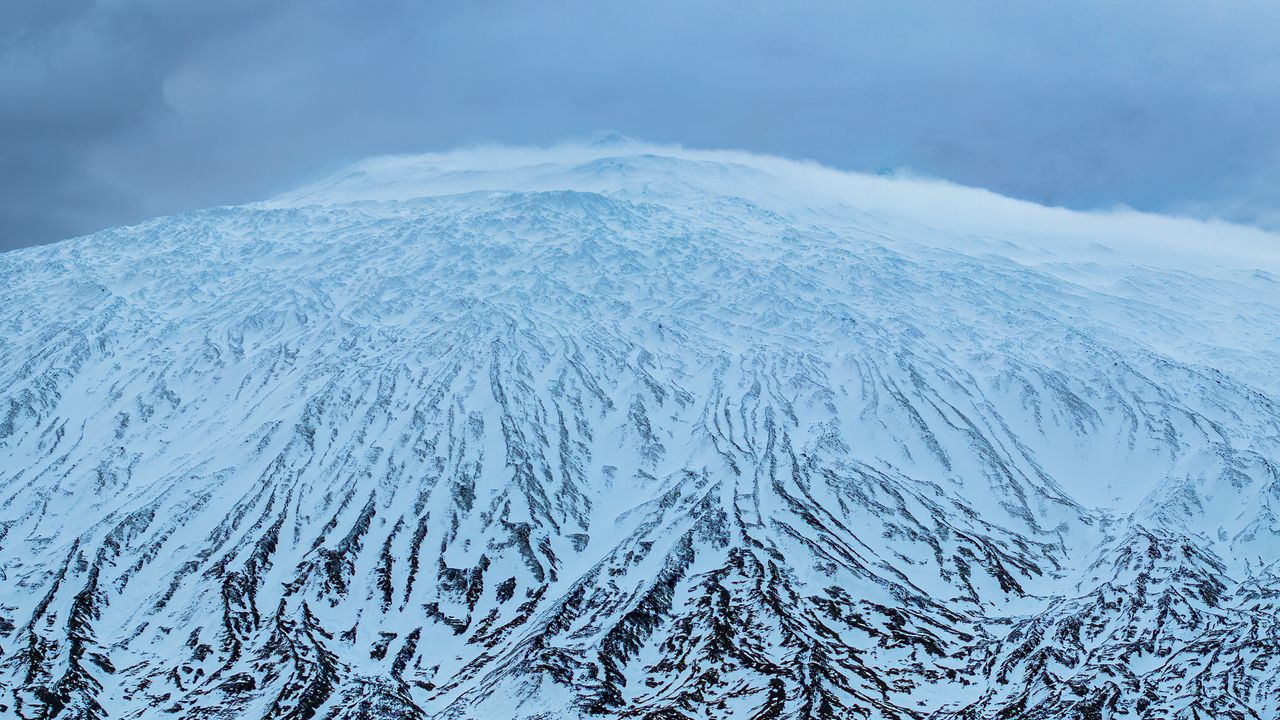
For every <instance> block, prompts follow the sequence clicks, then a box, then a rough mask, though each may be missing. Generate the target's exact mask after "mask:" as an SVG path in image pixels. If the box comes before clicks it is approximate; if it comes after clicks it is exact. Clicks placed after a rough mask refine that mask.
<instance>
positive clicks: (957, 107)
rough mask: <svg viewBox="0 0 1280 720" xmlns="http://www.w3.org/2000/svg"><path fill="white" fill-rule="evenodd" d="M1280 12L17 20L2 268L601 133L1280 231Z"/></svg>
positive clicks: (187, 2) (275, 8) (461, 6)
mask: <svg viewBox="0 0 1280 720" xmlns="http://www.w3.org/2000/svg"><path fill="white" fill-rule="evenodd" d="M1277 27H1280V6H1277V5H1275V4H1274V3H1257V4H1249V3H1245V2H1234V3H1216V4H1212V3H1190V2H1184V3H1179V2H1159V3H1156V2H1130V3H1111V2H1108V3H1102V2H1096V3H1089V2H1083V3H1022V2H999V3H997V2H979V3H942V2H939V3H887V2H886V3H879V2H877V3H870V2H818V1H813V2H796V3H762V2H745V3H744V2H728V1H725V0H693V1H685V2H667V1H665V0H663V1H661V2H649V3H632V4H623V3H617V2H555V3H532V2H499V1H481V2H470V3H464V2H407V1H403V2H398V1H396V0H371V1H366V2H342V1H338V0H311V1H303V0H277V1H275V2H271V1H263V0H258V1H254V2H251V1H249V0H237V1H231V2H229V1H228V0H176V1H175V0H97V1H96V2H93V1H91V0H82V1H79V2H48V0H18V2H16V3H15V2H12V1H11V2H9V3H7V4H5V5H3V6H2V7H0V28H2V29H0V98H2V100H0V248H3V247H15V246H19V245H23V244H29V243H35V242H45V241H49V240H54V239H58V238H61V237H65V236H68V235H72V234H76V233H82V232H88V231H91V230H94V229H97V228H99V227H103V226H107V225H111V224H117V223H127V222H134V221H137V220H140V219H143V218H145V217H149V216H152V215H156V214H161V213H167V212H174V211H177V210H181V209H185V208H189V207H196V206H204V205H211V204H220V203H233V202H243V201H248V200H254V199H259V198H262V197H264V196H266V195H269V194H271V193H273V192H276V191H279V190H283V189H286V188H288V187H289V186H291V185H293V184H296V183H298V182H300V181H303V180H306V179H309V178H311V177H314V176H315V175H317V174H320V173H324V172H327V171H330V170H333V169H336V168H338V167H340V166H341V165H343V164H345V163H347V162H351V161H353V160H356V159H359V158H362V157H365V156H368V155H371V154H376V153H386V152H412V151H417V150H430V149H440V148H445V147H449V146H452V145H457V144H460V143H467V142H473V141H479V140H498V141H504V142H512V143H528V142H535V143H544V142H551V141H554V140H558V139H562V138H564V137H566V136H575V135H583V134H586V133H589V132H592V131H595V130H598V129H604V128H609V129H616V130H618V131H621V132H623V133H626V134H628V135H633V136H636V137H640V138H644V139H647V140H653V141H658V142H683V143H685V144H689V145H695V146H712V147H740V148H745V149H750V150H758V151H764V152H771V153H779V154H784V155H789V156H797V157H806V158H812V159H816V160H819V161H822V162H824V163H827V164H831V165H836V166H839V167H844V168H849V169H859V170H873V171H874V170H878V169H880V168H899V167H910V168H911V169H913V170H915V171H917V172H921V173H927V174H933V175H938V176H942V177H945V178H948V179H951V180H955V181H957V182H961V183H966V184H974V185H980V186H984V187H989V188H992V189H994V190H996V191H998V192H1003V193H1007V194H1012V195H1015V196H1018V197H1023V198H1028V199H1032V200H1036V201H1040V202H1048V203H1056V204H1064V205H1069V206H1073V207H1095V206H1109V205H1113V204H1128V205H1132V206H1135V207H1138V208H1142V209H1153V210H1172V211H1183V212H1194V213H1197V214H1204V215H1211V214H1222V215H1226V216H1228V217H1231V218H1233V219H1237V220H1242V221H1246V222H1255V223H1260V224H1276V223H1280V217H1277V215H1276V210H1275V209H1276V208H1277V207H1280V190H1277V180H1280V176H1278V174H1277V171H1276V170H1275V169H1274V168H1277V167H1280V134H1278V133H1276V131H1275V129H1274V128H1276V127H1280V50H1277V46H1278V45H1280V44H1278V43H1276V42H1274V33H1275V29H1276V28H1277Z"/></svg>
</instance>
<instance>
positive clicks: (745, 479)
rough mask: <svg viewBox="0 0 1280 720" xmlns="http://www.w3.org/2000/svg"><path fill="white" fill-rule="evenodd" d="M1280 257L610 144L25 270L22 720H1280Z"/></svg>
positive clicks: (5, 353) (40, 253) (50, 253)
mask: <svg viewBox="0 0 1280 720" xmlns="http://www.w3.org/2000/svg"><path fill="white" fill-rule="evenodd" d="M1278 555H1280V238H1277V237H1276V236H1273V235H1267V234H1265V233H1263V232H1261V231H1254V230H1249V229H1245V228H1240V227H1233V226H1228V225H1222V224H1213V223H1201V222H1196V221H1190V220H1178V219H1170V218H1162V217H1155V216H1145V215H1140V214H1137V213H1131V212H1119V211H1118V212H1114V213H1100V214H1084V213H1073V212H1068V211H1065V210H1056V209H1048V208H1042V207H1038V206H1034V205H1030V204H1027V203H1021V202H1017V201H1013V200H1008V199H1005V198H1000V197H997V196H994V195H991V194H989V193H985V192H982V191H978V190H970V189H964V188H958V187H954V186H949V185H946V184H942V183H936V182H929V181H923V180H913V179H903V178H876V177H866V176H854V175H846V174H841V173H837V172H834V171H830V170H825V169H823V168H820V167H817V166H812V165H804V164H798V163H791V162H786V161H782V160H777V159H771V158H762V157H756V156H750V155H745V154H739V153H712V152H694V151H688V150H680V149H673V148H657V147H650V146H644V145H638V144H634V143H629V142H627V141H624V140H614V139H610V140H606V141H602V142H599V143H595V144H578V145H567V146H561V147H557V148H553V149H549V150H546V149H544V150H520V149H487V150H485V149H481V150H471V151H464V152H458V153H452V154H444V155H430V156H416V157H398V158H384V159H379V160H373V161H369V162H366V163H363V164H361V165H358V166H356V167H354V168H352V169H351V170H350V171H348V172H346V173H343V174H341V175H339V176H336V177H334V178H332V179H330V180H329V181H326V182H323V183H320V184H317V185H314V186H311V187H308V188H304V189H302V190H300V191H297V192H294V193H291V194H288V195H285V196H282V197H279V198H276V199H275V200H272V201H270V202H266V203H261V204H257V205H249V206H244V207H230V208H219V209H214V210H207V211H200V212H191V213H187V214H183V215H179V216H175V217H170V218H162V219H158V220H154V221H151V222H147V223H144V224H142V225H139V226H136V227H130V228H119V229H114V230H108V231H105V232H102V233H98V234H96V235H93V236H90V237H84V238H79V239H76V240H70V241H66V242H63V243H59V244H56V245H52V246H47V247H40V248H32V249H28V250H22V251H18V252H12V253H7V254H4V255H0V717H4V718H50V717H60V718H147V719H151V718H168V717H173V718H193V719H194V718H228V719H230V718H266V717H270V718H317V720H324V719H326V718H335V719H337V718H343V719H345V718H353V719H354V718H369V719H378V718H439V719H441V720H443V719H445V718H484V719H490V718H492V719H498V720H505V719H507V718H543V719H550V720H559V719H561V718H579V717H597V716H603V717H614V718H648V719H649V720H678V719H680V718H735V719H736V718H742V719H744V720H766V719H769V718H797V719H799V718H840V719H842V718H864V717H865V718H939V719H941V718H947V719H959V718H966V719H969V718H1010V719H1017V718H1125V717H1128V718H1204V719H1209V718H1215V719H1217V718H1242V719H1243V718H1250V719H1253V718H1272V719H1273V718H1277V717H1280V565H1278V564H1277V557H1278Z"/></svg>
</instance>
